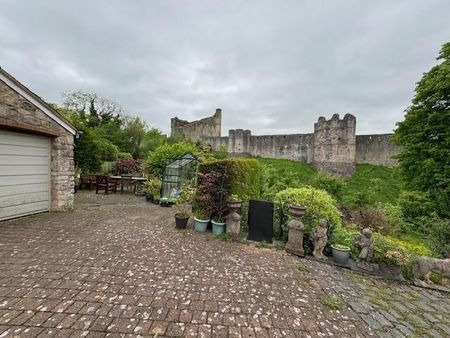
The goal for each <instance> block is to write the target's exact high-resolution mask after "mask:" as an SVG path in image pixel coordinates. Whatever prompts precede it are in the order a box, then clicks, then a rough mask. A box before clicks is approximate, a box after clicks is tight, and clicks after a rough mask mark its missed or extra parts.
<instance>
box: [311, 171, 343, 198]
mask: <svg viewBox="0 0 450 338" xmlns="http://www.w3.org/2000/svg"><path fill="white" fill-rule="evenodd" d="M313 186H314V187H315V188H318V189H322V190H325V191H326V192H328V193H329V194H330V195H331V196H333V197H334V198H335V199H336V201H338V202H341V201H342V195H343V192H344V187H345V181H344V180H343V179H342V178H340V177H337V176H332V175H326V174H323V173H318V174H317V176H316V177H315V179H314V181H313Z"/></svg>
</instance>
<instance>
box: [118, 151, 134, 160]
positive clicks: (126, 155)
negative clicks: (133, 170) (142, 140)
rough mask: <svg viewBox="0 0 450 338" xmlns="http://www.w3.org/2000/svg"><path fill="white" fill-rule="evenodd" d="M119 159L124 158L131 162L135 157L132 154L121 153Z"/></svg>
mask: <svg viewBox="0 0 450 338" xmlns="http://www.w3.org/2000/svg"><path fill="white" fill-rule="evenodd" d="M118 158H124V159H126V160H131V159H132V158H133V155H131V154H130V153H124V152H119V156H118Z"/></svg>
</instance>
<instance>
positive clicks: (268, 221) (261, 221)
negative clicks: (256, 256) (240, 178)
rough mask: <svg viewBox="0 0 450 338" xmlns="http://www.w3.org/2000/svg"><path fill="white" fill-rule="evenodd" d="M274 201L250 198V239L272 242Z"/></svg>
mask: <svg viewBox="0 0 450 338" xmlns="http://www.w3.org/2000/svg"><path fill="white" fill-rule="evenodd" d="M272 237H273V203H272V202H267V201H255V200H250V203H249V207H248V239H249V240H252V241H258V242H262V241H265V242H267V243H272Z"/></svg>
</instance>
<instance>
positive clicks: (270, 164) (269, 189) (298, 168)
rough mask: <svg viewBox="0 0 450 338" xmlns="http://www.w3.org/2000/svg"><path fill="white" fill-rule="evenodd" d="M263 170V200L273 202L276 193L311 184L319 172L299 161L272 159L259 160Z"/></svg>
mask: <svg viewBox="0 0 450 338" xmlns="http://www.w3.org/2000/svg"><path fill="white" fill-rule="evenodd" d="M257 160H258V161H259V163H261V165H262V170H263V182H264V186H263V196H262V197H263V198H264V199H267V200H273V198H274V197H275V195H276V193H277V192H279V191H281V190H284V189H287V188H290V187H300V186H302V185H306V184H310V183H312V181H313V180H314V177H315V175H316V174H317V172H316V171H315V170H314V169H313V168H312V167H311V166H310V165H309V164H306V163H303V162H299V161H290V160H282V159H272V158H257Z"/></svg>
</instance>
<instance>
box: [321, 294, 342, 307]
mask: <svg viewBox="0 0 450 338" xmlns="http://www.w3.org/2000/svg"><path fill="white" fill-rule="evenodd" d="M320 304H322V305H323V306H326V307H328V308H330V309H331V310H340V309H342V307H343V306H344V304H345V303H344V301H343V300H342V299H340V298H338V297H336V296H327V297H324V298H322V299H321V300H320Z"/></svg>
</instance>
